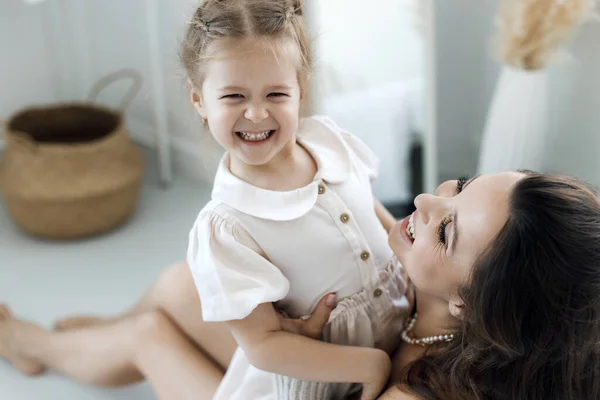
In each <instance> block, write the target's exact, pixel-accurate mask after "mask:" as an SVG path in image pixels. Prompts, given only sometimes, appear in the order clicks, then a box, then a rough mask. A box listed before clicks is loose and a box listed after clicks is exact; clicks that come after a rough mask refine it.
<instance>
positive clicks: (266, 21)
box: [180, 0, 312, 92]
mask: <svg viewBox="0 0 600 400" xmlns="http://www.w3.org/2000/svg"><path fill="white" fill-rule="evenodd" d="M247 38H256V39H266V40H273V41H277V40H281V39H292V40H294V42H295V43H296V44H297V45H298V48H299V50H300V56H301V65H300V71H299V74H298V79H299V84H300V88H301V89H302V91H303V92H304V91H306V89H307V87H306V86H307V81H308V77H309V75H310V70H311V67H312V59H311V52H310V41H309V35H308V32H307V29H306V26H305V24H304V20H303V8H302V1H301V0H205V1H203V2H202V4H201V5H200V6H199V7H198V9H197V10H196V12H195V13H194V16H193V17H192V19H191V21H190V24H189V27H188V29H187V32H186V35H185V39H184V40H183V44H182V46H181V54H180V57H181V62H182V64H183V66H184V68H185V70H186V71H187V74H188V77H189V79H190V80H191V82H192V83H193V84H194V86H196V87H200V86H201V83H202V62H203V61H204V60H205V59H207V58H208V57H209V56H210V55H209V54H208V53H209V50H208V49H209V45H210V44H211V43H213V42H215V41H216V40H218V39H247Z"/></svg>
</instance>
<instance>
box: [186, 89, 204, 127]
mask: <svg viewBox="0 0 600 400" xmlns="http://www.w3.org/2000/svg"><path fill="white" fill-rule="evenodd" d="M187 83H188V91H189V92H190V101H191V102H192V105H193V106H194V108H195V109H196V112H197V113H198V114H199V115H200V117H202V119H203V120H204V121H206V110H205V109H204V103H203V101H202V96H201V95H200V91H199V90H198V89H196V87H195V86H194V84H193V83H192V81H191V80H190V79H188V81H187Z"/></svg>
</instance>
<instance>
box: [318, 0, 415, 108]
mask: <svg viewBox="0 0 600 400" xmlns="http://www.w3.org/2000/svg"><path fill="white" fill-rule="evenodd" d="M311 4H312V7H313V10H312V12H313V15H314V19H315V21H313V23H312V30H313V36H314V51H315V54H316V57H315V76H316V79H318V80H319V92H318V94H319V95H320V96H323V97H327V96H329V95H331V94H332V93H336V92H343V91H353V90H357V89H365V88H368V87H371V86H376V85H378V84H382V83H386V82H398V81H407V80H411V79H412V80H414V79H421V78H422V77H423V71H424V62H423V39H422V36H421V31H420V24H421V20H420V18H421V15H420V9H419V7H418V1H417V0H378V1H377V2H376V6H374V7H370V6H368V5H366V4H365V2H364V0H318V1H313V2H312V3H311Z"/></svg>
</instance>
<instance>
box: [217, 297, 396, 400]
mask: <svg viewBox="0 0 600 400" xmlns="http://www.w3.org/2000/svg"><path fill="white" fill-rule="evenodd" d="M228 325H229V327H230V330H231V332H232V333H233V336H234V337H235V339H236V340H237V342H238V344H239V345H240V346H241V347H242V349H243V350H244V352H245V353H246V356H247V357H248V361H249V362H250V363H251V364H252V365H254V366H255V367H257V368H259V369H262V370H264V371H268V372H273V373H277V374H280V375H286V376H290V377H293V378H297V379H300V380H305V381H314V382H356V383H362V384H363V385H364V387H365V393H364V394H365V395H366V396H364V397H363V399H375V398H376V397H377V395H379V393H380V392H381V390H382V389H383V388H384V387H385V384H386V382H387V380H388V377H389V373H390V369H391V361H390V359H389V357H388V355H387V354H386V353H385V352H384V351H382V350H378V349H373V348H365V347H351V346H339V345H334V344H330V343H325V342H320V341H317V340H313V339H309V338H307V337H303V336H300V335H295V334H292V333H288V332H285V331H282V330H281V329H282V326H281V321H280V318H279V317H278V315H277V312H276V311H275V309H274V308H273V305H272V304H270V303H266V304H261V305H259V306H258V307H257V308H256V309H255V310H254V311H253V312H252V313H251V314H250V315H249V316H248V317H247V318H245V319H243V320H239V321H230V322H228Z"/></svg>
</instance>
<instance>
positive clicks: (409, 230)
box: [399, 214, 415, 245]
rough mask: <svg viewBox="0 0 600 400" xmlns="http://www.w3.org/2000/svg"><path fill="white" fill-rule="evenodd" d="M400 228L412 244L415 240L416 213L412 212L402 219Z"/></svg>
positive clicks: (401, 233) (402, 234)
mask: <svg viewBox="0 0 600 400" xmlns="http://www.w3.org/2000/svg"><path fill="white" fill-rule="evenodd" d="M399 230H400V235H401V236H402V238H403V239H404V240H405V241H406V242H407V243H409V244H411V245H412V244H413V243H414V241H415V226H414V214H411V215H409V216H408V217H406V218H404V219H403V220H402V221H400V226H399Z"/></svg>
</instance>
